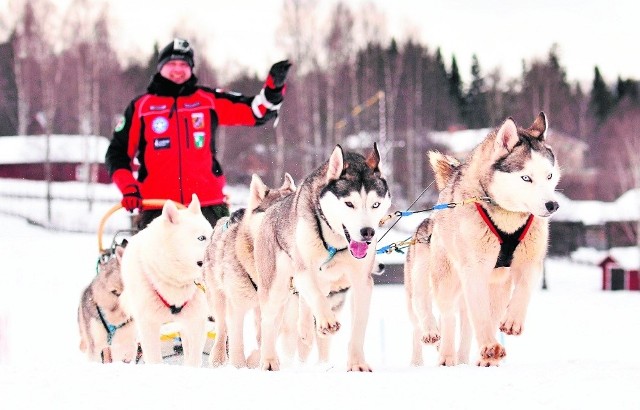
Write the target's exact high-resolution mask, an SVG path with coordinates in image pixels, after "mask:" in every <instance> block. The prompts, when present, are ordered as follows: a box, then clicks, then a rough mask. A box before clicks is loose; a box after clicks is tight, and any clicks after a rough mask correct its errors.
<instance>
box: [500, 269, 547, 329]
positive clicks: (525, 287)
mask: <svg viewBox="0 0 640 410" xmlns="http://www.w3.org/2000/svg"><path fill="white" fill-rule="evenodd" d="M542 269H543V266H542V263H541V264H539V265H537V266H531V267H529V266H527V267H525V270H524V271H523V270H520V269H517V270H515V269H514V270H513V274H514V279H515V288H514V290H513V295H512V296H511V301H510V302H509V305H508V306H507V308H506V312H505V314H504V316H503V318H502V320H501V322H500V330H501V331H503V332H504V333H506V334H508V335H515V336H517V335H520V334H522V330H523V329H524V319H525V317H526V315H527V308H528V306H529V301H530V300H531V292H532V289H533V282H534V278H537V277H540V274H542Z"/></svg>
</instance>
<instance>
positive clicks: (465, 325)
mask: <svg viewBox="0 0 640 410" xmlns="http://www.w3.org/2000/svg"><path fill="white" fill-rule="evenodd" d="M459 303H460V345H459V346H458V364H467V363H469V352H470V350H471V338H472V336H473V329H472V328H471V322H469V313H468V312H467V304H466V303H465V301H464V298H460V301H459Z"/></svg>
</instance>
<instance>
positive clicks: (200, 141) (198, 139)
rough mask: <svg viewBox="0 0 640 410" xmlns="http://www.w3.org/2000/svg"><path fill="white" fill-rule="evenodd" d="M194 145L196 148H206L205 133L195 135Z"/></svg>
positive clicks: (200, 132) (199, 132)
mask: <svg viewBox="0 0 640 410" xmlns="http://www.w3.org/2000/svg"><path fill="white" fill-rule="evenodd" d="M193 145H195V146H196V148H202V147H203V146H204V131H198V132H194V133H193Z"/></svg>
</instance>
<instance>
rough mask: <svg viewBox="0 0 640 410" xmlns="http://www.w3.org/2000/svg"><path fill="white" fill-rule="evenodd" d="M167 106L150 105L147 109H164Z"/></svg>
mask: <svg viewBox="0 0 640 410" xmlns="http://www.w3.org/2000/svg"><path fill="white" fill-rule="evenodd" d="M166 109H167V106H166V104H165V105H152V106H151V107H149V111H162V110H166Z"/></svg>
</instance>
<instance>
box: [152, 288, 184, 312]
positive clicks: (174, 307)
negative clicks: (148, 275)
mask: <svg viewBox="0 0 640 410" xmlns="http://www.w3.org/2000/svg"><path fill="white" fill-rule="evenodd" d="M153 290H154V291H155V292H156V295H158V298H159V299H160V300H161V301H162V303H164V305H165V306H166V307H168V308H169V309H170V310H171V314H172V315H177V314H178V313H180V312H181V311H182V309H183V308H184V307H185V306H187V303H189V300H187V301H186V302H184V303H183V304H182V306H176V305H170V304H169V302H167V301H166V300H165V298H163V297H162V295H161V294H160V293H158V290H157V289H156V288H153Z"/></svg>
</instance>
